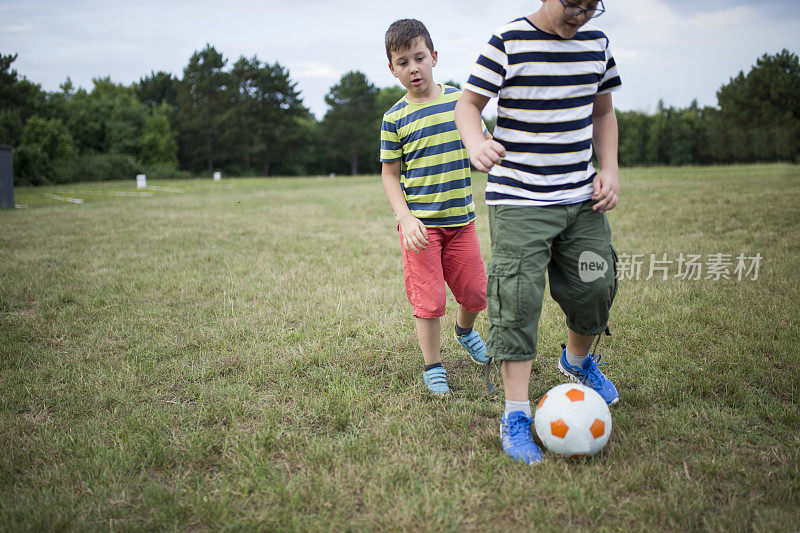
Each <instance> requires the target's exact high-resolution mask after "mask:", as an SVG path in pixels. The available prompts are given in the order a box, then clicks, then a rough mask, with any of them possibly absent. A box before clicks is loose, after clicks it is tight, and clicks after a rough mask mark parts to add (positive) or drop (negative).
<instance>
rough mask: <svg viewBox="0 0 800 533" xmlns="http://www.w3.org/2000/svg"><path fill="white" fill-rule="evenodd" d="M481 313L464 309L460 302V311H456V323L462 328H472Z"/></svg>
mask: <svg viewBox="0 0 800 533" xmlns="http://www.w3.org/2000/svg"><path fill="white" fill-rule="evenodd" d="M478 314H479V313H472V312H470V311H467V310H466V309H464V306H462V305H461V304H458V312H457V313H456V324H458V327H460V328H462V329H472V326H474V325H475V320H476V319H477V318H478Z"/></svg>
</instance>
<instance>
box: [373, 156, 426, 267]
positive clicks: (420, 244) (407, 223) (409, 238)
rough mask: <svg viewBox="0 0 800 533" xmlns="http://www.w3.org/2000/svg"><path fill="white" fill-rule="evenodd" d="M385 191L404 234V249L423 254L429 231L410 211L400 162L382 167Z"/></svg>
mask: <svg viewBox="0 0 800 533" xmlns="http://www.w3.org/2000/svg"><path fill="white" fill-rule="evenodd" d="M381 181H382V182H383V190H384V191H385V192H386V197H387V198H388V199H389V204H390V205H391V206H392V210H393V211H394V216H396V217H397V222H398V223H399V224H400V229H401V230H402V232H403V249H404V250H405V251H407V252H411V251H414V252H417V253H419V252H421V251H422V250H424V249H425V248H426V247H427V246H428V230H427V229H425V224H423V223H422V221H421V220H420V219H418V218H417V217H415V216H414V215H412V214H411V210H409V209H408V204H407V203H406V199H405V196H403V189H402V187H401V186H400V161H399V160H398V161H392V162H391V163H383V164H382V167H381Z"/></svg>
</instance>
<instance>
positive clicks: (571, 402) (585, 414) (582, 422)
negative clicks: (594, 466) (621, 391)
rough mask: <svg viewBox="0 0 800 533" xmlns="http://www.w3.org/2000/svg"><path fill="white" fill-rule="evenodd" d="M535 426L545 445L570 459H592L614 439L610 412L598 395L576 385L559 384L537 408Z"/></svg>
mask: <svg viewBox="0 0 800 533" xmlns="http://www.w3.org/2000/svg"><path fill="white" fill-rule="evenodd" d="M533 425H534V427H535V428H536V434H537V435H538V436H539V439H541V441H542V444H544V446H545V447H546V448H547V449H548V450H550V451H551V452H553V453H557V454H558V455H565V456H567V457H575V456H592V455H594V454H596V453H597V452H599V451H600V450H602V449H603V447H604V446H605V445H606V443H607V442H608V439H609V437H611V411H610V410H609V409H608V405H606V402H605V400H603V397H602V396H600V395H599V394H598V393H597V392H595V391H594V390H592V389H590V388H589V387H586V386H584V385H579V384H575V383H565V384H563V385H556V386H555V387H553V388H552V389H550V390H549V391H547V394H545V395H544V396H543V397H542V399H541V400H540V401H539V405H538V406H537V407H536V412H535V413H534V415H533Z"/></svg>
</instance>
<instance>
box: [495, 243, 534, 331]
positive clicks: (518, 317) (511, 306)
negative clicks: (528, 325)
mask: <svg viewBox="0 0 800 533" xmlns="http://www.w3.org/2000/svg"><path fill="white" fill-rule="evenodd" d="M521 263H522V260H521V259H520V258H518V257H504V256H493V257H492V260H491V261H490V262H489V273H488V275H487V284H486V296H487V302H486V303H487V307H488V314H489V322H491V323H492V325H495V326H500V327H504V328H511V327H517V326H519V325H521V324H523V323H524V321H525V316H524V309H523V307H524V292H525V290H524V286H525V280H524V279H523V275H522V273H521V272H520V270H521V269H520V266H521Z"/></svg>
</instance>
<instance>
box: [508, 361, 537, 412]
mask: <svg viewBox="0 0 800 533" xmlns="http://www.w3.org/2000/svg"><path fill="white" fill-rule="evenodd" d="M532 368H533V359H528V360H527V361H505V362H504V363H503V364H502V365H501V367H500V371H501V373H502V374H503V388H504V389H505V395H506V400H507V401H510V402H529V401H530V400H529V398H528V386H529V384H530V377H531V369H532Z"/></svg>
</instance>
